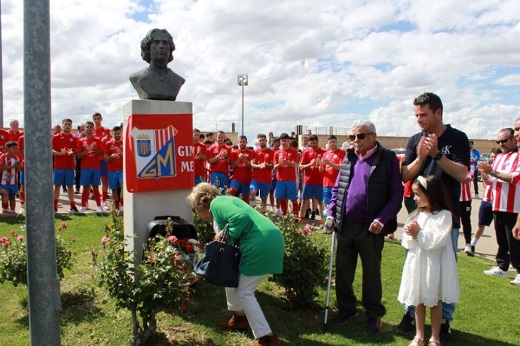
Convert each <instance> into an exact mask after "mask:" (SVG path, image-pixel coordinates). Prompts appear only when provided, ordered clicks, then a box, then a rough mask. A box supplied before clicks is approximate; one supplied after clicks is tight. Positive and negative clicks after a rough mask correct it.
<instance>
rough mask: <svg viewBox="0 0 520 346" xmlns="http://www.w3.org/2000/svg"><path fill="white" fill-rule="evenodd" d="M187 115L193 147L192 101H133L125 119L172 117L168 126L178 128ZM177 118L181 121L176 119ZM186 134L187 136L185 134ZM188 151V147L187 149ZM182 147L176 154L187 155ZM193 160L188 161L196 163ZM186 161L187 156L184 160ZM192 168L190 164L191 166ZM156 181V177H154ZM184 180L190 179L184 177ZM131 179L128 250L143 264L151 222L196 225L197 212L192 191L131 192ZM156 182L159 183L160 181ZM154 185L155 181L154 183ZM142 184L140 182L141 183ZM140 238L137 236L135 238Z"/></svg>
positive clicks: (127, 197) (127, 201)
mask: <svg viewBox="0 0 520 346" xmlns="http://www.w3.org/2000/svg"><path fill="white" fill-rule="evenodd" d="M181 114H182V115H184V116H183V117H182V121H183V127H186V125H187V124H186V123H185V122H186V114H189V115H190V117H189V120H190V124H189V128H190V132H189V137H190V139H191V142H190V145H192V144H193V133H192V128H193V125H192V104H191V103H190V102H174V101H152V100H132V101H130V102H128V103H127V104H126V105H125V106H124V107H123V116H124V119H125V121H127V120H128V118H129V117H130V116H132V115H150V118H152V117H153V116H157V115H168V124H166V125H172V126H173V127H176V123H178V122H179V121H180V120H178V119H180V116H179V115H181ZM176 116H177V119H176ZM127 125H128V124H126V125H125V134H124V151H125V159H124V171H125V172H127V169H128V168H127V165H128V164H129V162H128V160H127V157H126V156H127V155H126V154H127V152H128V151H127V150H130V149H129V143H128V142H129V141H128V136H127V133H128V131H131V130H132V129H128V126H127ZM183 135H186V134H185V133H183ZM180 144H181V143H179V142H178V141H177V142H176V143H175V146H177V145H180ZM183 148H184V149H185V146H184V147H183ZM178 149H179V148H177V147H175V148H174V150H175V153H177V152H180V153H182V152H185V150H184V149H183V150H184V151H183V150H178ZM192 157H193V155H192V156H191V158H188V159H187V160H192ZM184 159H186V157H184ZM187 166H188V165H187ZM152 179H154V178H152ZM183 179H186V177H184V178H183ZM126 180H127V177H126V176H125V189H124V205H125V211H124V227H125V236H127V237H128V236H130V237H132V238H131V239H130V240H129V241H128V249H129V250H136V251H137V252H138V255H137V256H138V257H137V262H140V259H141V258H142V249H143V244H145V241H146V234H147V226H148V223H149V222H150V221H152V220H153V219H154V217H155V216H160V215H176V216H180V217H181V218H183V219H184V220H186V221H188V222H190V223H193V213H192V211H191V208H190V207H189V206H188V204H187V203H186V197H187V196H188V194H189V193H190V192H191V188H182V189H175V190H170V189H164V190H161V191H151V192H135V193H131V192H128V190H127V187H126V183H127V181H126ZM155 181H158V179H156V180H155ZM152 182H153V180H152ZM137 184H139V181H138V182H137ZM193 185H194V178H193V172H192V178H191V181H190V183H189V186H190V187H193ZM134 235H136V237H133V236H134Z"/></svg>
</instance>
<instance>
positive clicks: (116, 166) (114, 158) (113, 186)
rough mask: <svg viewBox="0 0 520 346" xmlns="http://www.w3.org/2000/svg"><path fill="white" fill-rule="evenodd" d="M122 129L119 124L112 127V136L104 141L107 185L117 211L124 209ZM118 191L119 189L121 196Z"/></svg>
mask: <svg viewBox="0 0 520 346" xmlns="http://www.w3.org/2000/svg"><path fill="white" fill-rule="evenodd" d="M122 132H123V130H122V129H121V127H120V126H114V127H113V128H112V136H113V138H112V139H110V140H108V141H107V142H106V143H105V161H106V162H107V163H108V167H107V169H108V185H109V187H110V190H112V200H113V201H114V207H115V208H116V210H118V211H119V212H122V211H123V210H124V207H123V196H122V191H123V139H122V138H121V134H122ZM119 191H121V196H120V193H119ZM105 210H107V208H106V207H105Z"/></svg>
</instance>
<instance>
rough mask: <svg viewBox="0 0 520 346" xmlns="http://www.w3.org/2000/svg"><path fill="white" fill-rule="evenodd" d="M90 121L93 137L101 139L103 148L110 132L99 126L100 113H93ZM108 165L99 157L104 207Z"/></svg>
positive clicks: (101, 118)
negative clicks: (92, 126) (92, 127)
mask: <svg viewBox="0 0 520 346" xmlns="http://www.w3.org/2000/svg"><path fill="white" fill-rule="evenodd" d="M92 120H93V121H94V137H99V138H100V139H101V142H103V146H104V145H105V143H106V142H107V141H108V140H110V130H109V129H108V127H104V126H103V125H101V122H102V121H103V116H102V115H101V113H97V112H96V113H94V114H93V115H92ZM107 167H108V164H107V162H106V161H105V160H104V157H103V156H101V159H100V161H99V170H100V174H101V191H102V193H103V195H102V201H103V206H104V207H106V205H107V199H108V168H107Z"/></svg>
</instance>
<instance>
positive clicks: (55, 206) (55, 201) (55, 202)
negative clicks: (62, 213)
mask: <svg viewBox="0 0 520 346" xmlns="http://www.w3.org/2000/svg"><path fill="white" fill-rule="evenodd" d="M57 208H58V200H57V199H55V200H54V209H57Z"/></svg>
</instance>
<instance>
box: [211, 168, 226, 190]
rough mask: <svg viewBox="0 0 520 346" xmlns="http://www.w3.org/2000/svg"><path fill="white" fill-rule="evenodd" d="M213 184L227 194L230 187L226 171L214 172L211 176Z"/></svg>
mask: <svg viewBox="0 0 520 346" xmlns="http://www.w3.org/2000/svg"><path fill="white" fill-rule="evenodd" d="M210 181H211V185H213V186H215V187H216V188H217V189H220V191H222V194H223V195H224V194H226V192H227V189H228V188H229V177H228V175H227V174H226V173H224V172H213V173H211V176H210Z"/></svg>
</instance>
